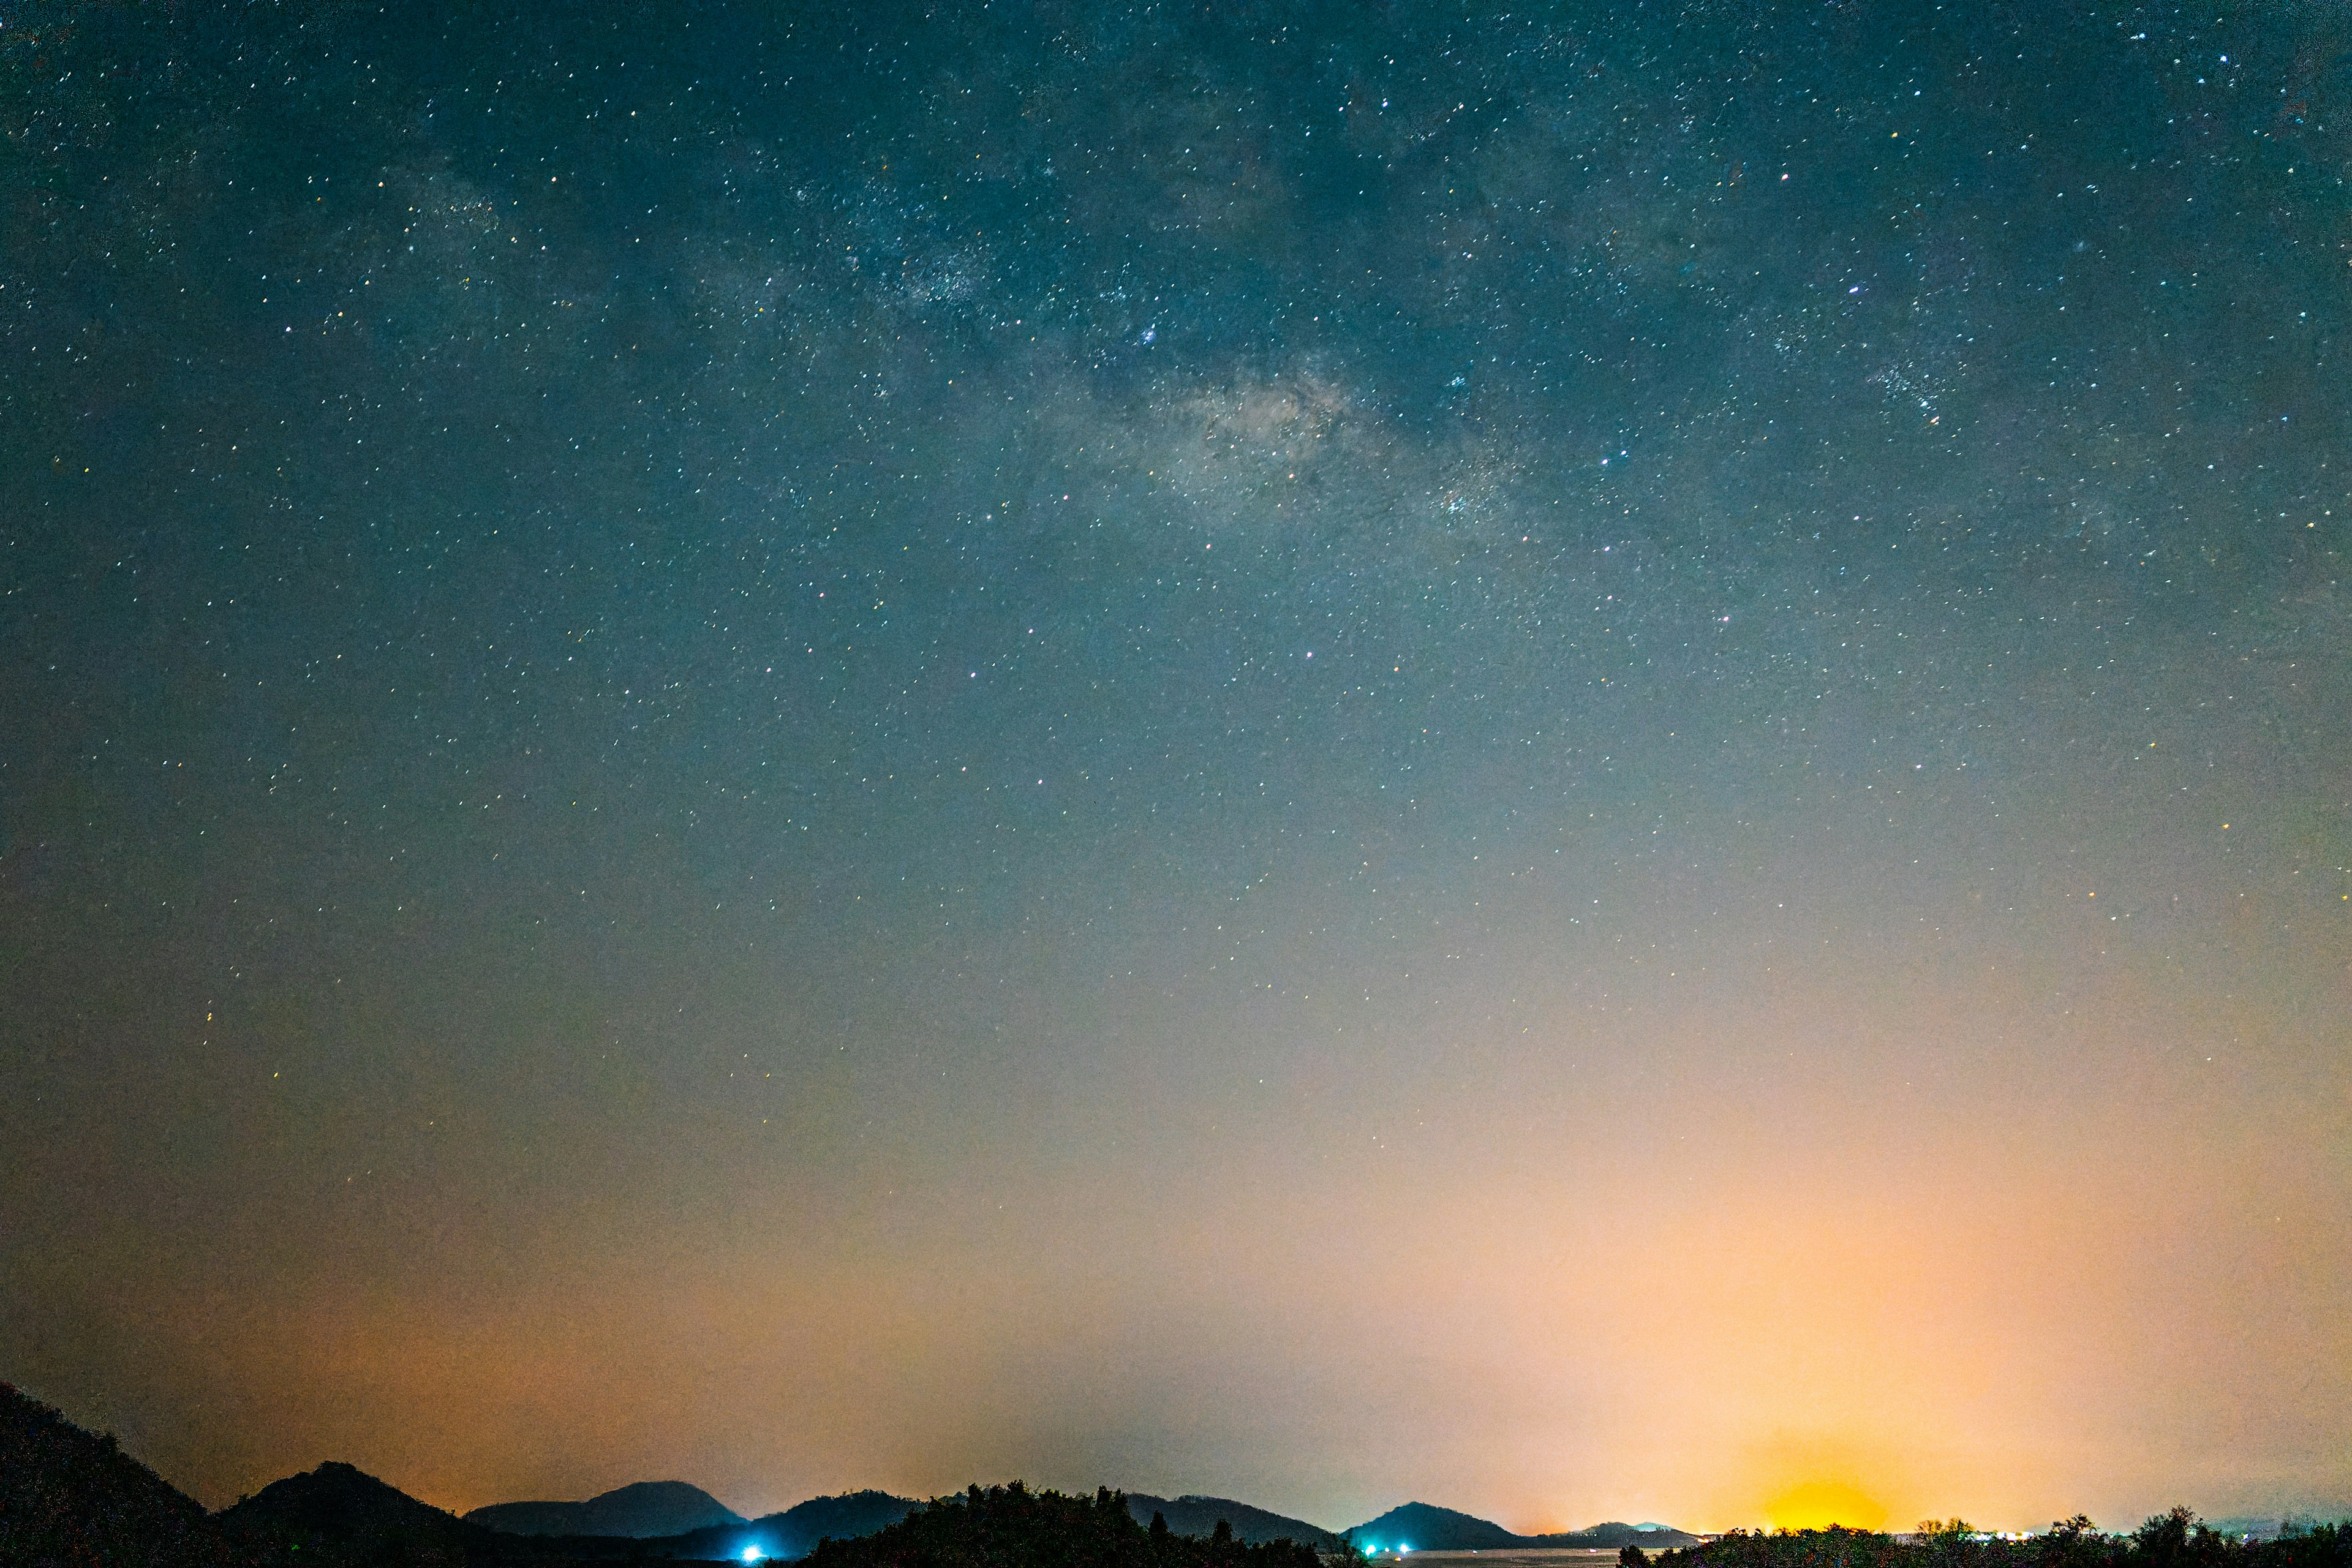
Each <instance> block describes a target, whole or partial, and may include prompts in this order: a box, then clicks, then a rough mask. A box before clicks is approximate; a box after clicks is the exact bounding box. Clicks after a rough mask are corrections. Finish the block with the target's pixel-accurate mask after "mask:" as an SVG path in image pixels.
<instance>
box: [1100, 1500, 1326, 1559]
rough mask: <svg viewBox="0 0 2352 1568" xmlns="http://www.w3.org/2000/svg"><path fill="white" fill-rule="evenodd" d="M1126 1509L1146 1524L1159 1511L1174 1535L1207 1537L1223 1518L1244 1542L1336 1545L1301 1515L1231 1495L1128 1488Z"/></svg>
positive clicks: (1235, 1534)
mask: <svg viewBox="0 0 2352 1568" xmlns="http://www.w3.org/2000/svg"><path fill="white" fill-rule="evenodd" d="M1127 1511H1128V1512H1129V1513H1131V1514H1133V1515H1134V1516H1135V1519H1136V1522H1137V1523H1139V1524H1150V1522H1151V1516H1152V1515H1153V1514H1155V1513H1156V1514H1159V1515H1160V1516H1161V1517H1162V1518H1164V1519H1165V1520H1166V1521H1168V1528H1169V1530H1170V1531H1172V1532H1173V1533H1175V1534H1177V1535H1197V1536H1202V1537H1207V1536H1211V1535H1213V1534H1215V1533H1216V1530H1217V1521H1219V1520H1223V1521H1225V1522H1226V1523H1227V1524H1229V1525H1231V1526H1232V1527H1233V1532H1234V1539H1235V1540H1237V1541H1240V1542H1244V1543H1245V1544H1247V1545H1251V1546H1258V1545H1263V1544H1264V1543H1265V1542H1269V1541H1296V1542H1298V1543H1299V1544H1300V1545H1301V1546H1319V1547H1336V1546H1338V1545H1339V1536H1338V1535H1337V1534H1336V1533H1334V1532H1333V1531H1328V1530H1325V1529H1324V1528H1323V1527H1322V1526H1320V1525H1315V1524H1309V1523H1307V1521H1305V1520H1303V1519H1289V1518H1286V1517H1285V1516H1284V1515H1282V1514H1278V1513H1269V1512H1267V1511H1266V1510H1265V1509H1262V1508H1256V1507H1254V1506H1252V1505H1251V1504H1249V1503H1245V1502H1235V1501H1234V1500H1233V1499H1231V1498H1217V1497H1202V1496H1201V1495H1200V1494H1198V1493H1197V1492H1188V1493H1187V1494H1185V1495H1184V1496H1182V1497H1180V1498H1159V1497H1153V1496H1152V1495H1151V1494H1150V1492H1129V1493H1128V1494H1127Z"/></svg>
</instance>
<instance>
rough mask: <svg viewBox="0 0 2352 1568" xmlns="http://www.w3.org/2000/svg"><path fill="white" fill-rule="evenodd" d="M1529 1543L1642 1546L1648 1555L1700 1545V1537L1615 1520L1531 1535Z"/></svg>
mask: <svg viewBox="0 0 2352 1568" xmlns="http://www.w3.org/2000/svg"><path fill="white" fill-rule="evenodd" d="M1528 1540H1530V1541H1532V1542H1535V1543H1536V1544H1537V1545H1538V1546H1583V1547H1613V1546H1639V1547H1641V1548H1642V1549H1643V1551H1646V1552H1661V1551H1666V1550H1670V1549H1672V1548H1674V1547H1677V1546H1696V1545H1697V1544H1698V1537H1697V1536H1696V1535H1693V1534H1691V1533H1690V1532H1689V1531H1683V1530H1676V1529H1675V1528H1674V1527H1673V1526H1672V1525H1665V1524H1627V1523H1624V1522H1623V1521H1620V1520H1614V1519H1612V1520H1611V1521H1608V1522H1607V1523H1605V1524H1596V1525H1591V1526H1590V1527H1588V1528H1586V1529H1583V1530H1563V1531H1554V1532H1553V1533H1551V1534H1549V1535H1531V1536H1529V1537H1528Z"/></svg>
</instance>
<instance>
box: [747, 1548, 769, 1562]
mask: <svg viewBox="0 0 2352 1568" xmlns="http://www.w3.org/2000/svg"><path fill="white" fill-rule="evenodd" d="M766 1555H767V1553H765V1552H761V1550H760V1549H759V1548H758V1547H756V1546H746V1547H745V1548H743V1561H744V1562H746V1563H757V1562H758V1561H759V1560H760V1559H761V1558H762V1557H764V1556H766Z"/></svg>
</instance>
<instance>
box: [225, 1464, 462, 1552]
mask: <svg viewBox="0 0 2352 1568" xmlns="http://www.w3.org/2000/svg"><path fill="white" fill-rule="evenodd" d="M215 1518H216V1519H217V1521H218V1522H219V1525H220V1528H221V1529H222V1531H224V1532H225V1533H226V1534H227V1535H228V1537H229V1538H230V1539H231V1541H232V1542H236V1543H237V1544H239V1545H241V1546H243V1547H245V1548H247V1550H261V1549H267V1548H271V1547H278V1548H283V1549H285V1550H286V1551H288V1552H291V1553H292V1554H294V1555H295V1556H296V1557H297V1558H298V1559H299V1561H300V1562H302V1563H306V1564H308V1563H320V1564H322V1565H325V1564H340V1563H355V1564H356V1563H367V1564H374V1563H416V1564H419V1565H420V1568H422V1565H424V1564H435V1565H442V1564H456V1563H470V1562H477V1561H488V1560H491V1559H494V1558H497V1557H499V1555H501V1553H500V1551H499V1537H498V1536H497V1535H495V1534H494V1533H492V1532H491V1531H488V1530H485V1529H483V1528H482V1527H481V1526H480V1525H478V1524H467V1523H466V1522H465V1521H462V1520H460V1519H459V1518H458V1517H457V1515H455V1514H453V1513H450V1512H447V1511H446V1510H442V1509H437V1508H435V1507H434V1506H433V1505H432V1504H431V1503H425V1502H419V1501H417V1500H415V1498H413V1497H410V1496H409V1495H408V1494H407V1493H406V1492H404V1491H402V1490H400V1489H398V1488H396V1487H393V1486H389V1485H387V1484H385V1483H384V1482H383V1481H380V1480H378V1479H375V1478H374V1477H373V1476H371V1475H369V1474H367V1473H366V1472H364V1471H362V1470H361V1469H359V1468H355V1467H353V1466H351V1465H346V1464H341V1463H338V1462H336V1461H333V1460H330V1461H328V1462H327V1463H326V1464H323V1465H320V1467H319V1468H317V1469H315V1470H306V1471H304V1472H303V1473H301V1474H300V1475H294V1476H288V1477H287V1478H286V1479H283V1480H278V1481H272V1482H270V1483H269V1484H268V1486H266V1487H264V1488H262V1489H260V1490H259V1491H257V1492H256V1493H254V1494H253V1496H251V1497H249V1498H246V1499H244V1500H242V1501H240V1502H237V1503H236V1504H235V1505H234V1506H232V1507H229V1508H226V1509H223V1510H221V1511H220V1513H219V1514H218V1515H216V1516H215Z"/></svg>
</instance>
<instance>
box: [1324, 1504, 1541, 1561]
mask: <svg viewBox="0 0 2352 1568" xmlns="http://www.w3.org/2000/svg"><path fill="white" fill-rule="evenodd" d="M1347 1535H1348V1539H1349V1540H1350V1541H1352V1542H1355V1543H1356V1544H1357V1545H1358V1546H1360V1547H1362V1548H1364V1549H1365V1550H1366V1551H1368V1552H1369V1551H1376V1550H1379V1549H1381V1548H1383V1547H1394V1546H1410V1547H1412V1549H1413V1550H1414V1551H1415V1552H1489V1551H1492V1550H1494V1549H1495V1548H1496V1547H1498V1546H1532V1545H1534V1544H1536V1543H1535V1542H1534V1541H1533V1540H1531V1539H1530V1538H1528V1537H1527V1536H1524V1535H1514V1534H1512V1533H1511V1532H1510V1531H1507V1530H1505V1529H1504V1528H1503V1527H1502V1526H1501V1525H1499V1524H1496V1523H1495V1522H1493V1521H1490V1520H1484V1519H1479V1518H1476V1517H1475V1516H1474V1515H1471V1514H1466V1513H1461V1512H1457V1511H1456V1510H1453V1509H1450V1508H1438V1507H1436V1506H1435V1505H1433V1504H1431V1503H1425V1502H1409V1503H1406V1504H1405V1505H1404V1506H1402V1508H1392V1509H1391V1510H1388V1512H1386V1513H1384V1514H1382V1515H1381V1516H1380V1518H1378V1519H1373V1520H1367V1521H1364V1522H1363V1523H1361V1524H1360V1525H1358V1526H1356V1528H1355V1529H1353V1530H1351V1531H1348V1532H1347Z"/></svg>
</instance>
